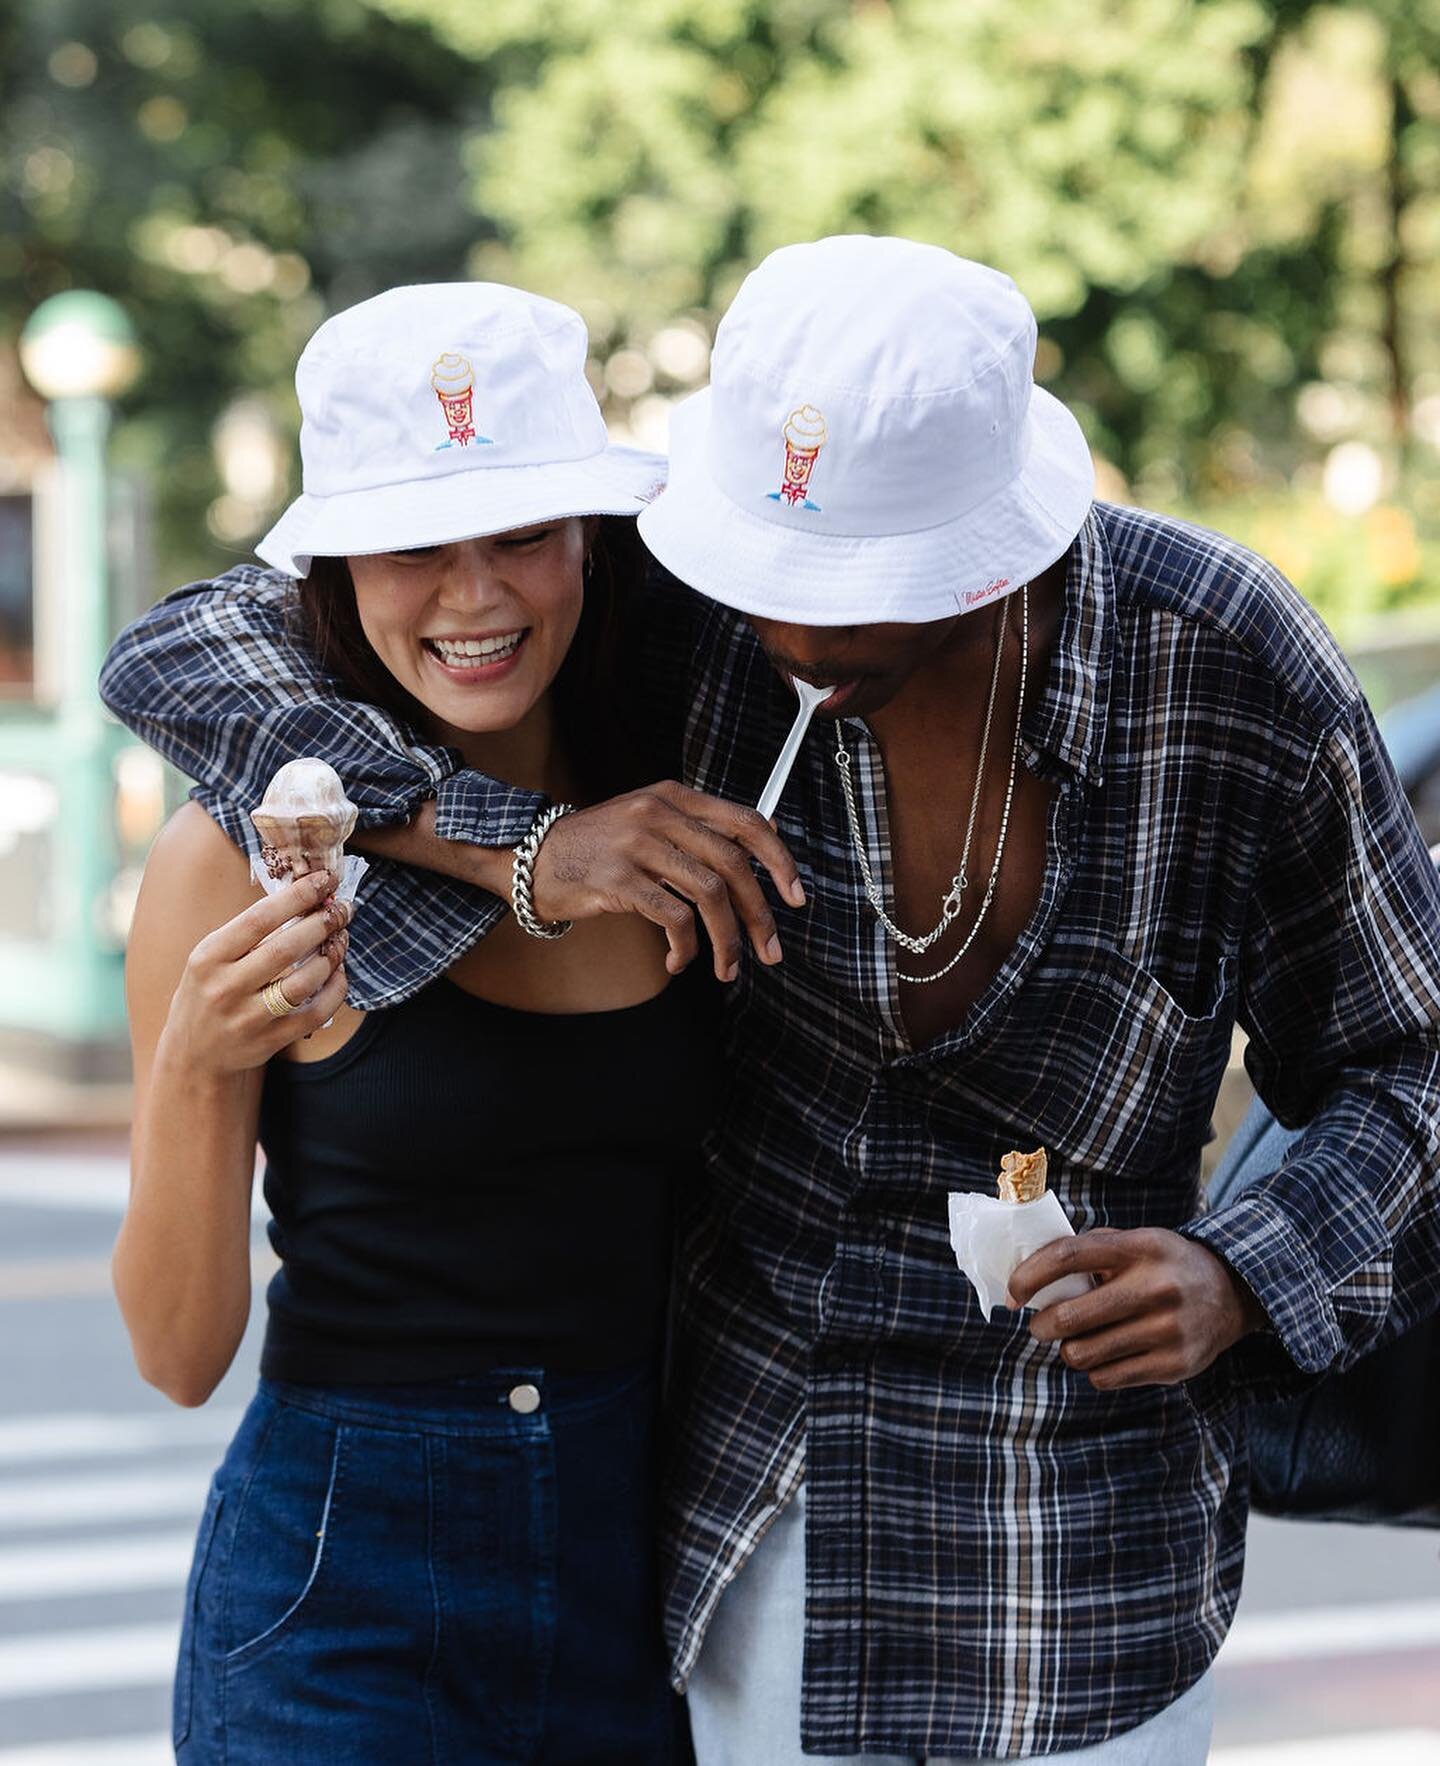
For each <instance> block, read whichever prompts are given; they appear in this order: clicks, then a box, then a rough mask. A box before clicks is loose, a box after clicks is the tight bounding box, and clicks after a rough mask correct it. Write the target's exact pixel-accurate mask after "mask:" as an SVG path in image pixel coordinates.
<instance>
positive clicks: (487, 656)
mask: <svg viewBox="0 0 1440 1766" xmlns="http://www.w3.org/2000/svg"><path fill="white" fill-rule="evenodd" d="M524 636H525V634H524V632H523V631H522V632H511V633H510V634H509V635H508V636H507V637H503V638H430V639H429V640H428V643H429V645H430V648H431V649H432V650H433V651H434V652H435V654H436V655H437V656H438V657H439V658H440V660H441V661H442V662H444V663H447V664H448V665H449V666H450V667H451V668H464V666H465V665H466V663H468V662H473V661H475V660H476V659H477V658H479V659H482V660H483V661H484V662H485V663H487V664H489V663H494V662H503V661H504V660H505V658H506V657H507V656H513V655H514V653H515V652H516V650H518V649H519V647H520V641H521V639H522V638H523V637H524Z"/></svg>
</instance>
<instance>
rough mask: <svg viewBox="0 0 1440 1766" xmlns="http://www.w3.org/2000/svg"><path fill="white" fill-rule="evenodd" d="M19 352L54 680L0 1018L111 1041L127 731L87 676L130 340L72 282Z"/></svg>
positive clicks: (135, 368) (102, 304)
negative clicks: (53, 474) (44, 449)
mask: <svg viewBox="0 0 1440 1766" xmlns="http://www.w3.org/2000/svg"><path fill="white" fill-rule="evenodd" d="M20 360H21V364H22V366H23V367H24V369H25V373H26V375H27V376H28V378H29V380H30V383H31V385H32V386H34V388H35V390H36V391H37V392H38V393H39V394H40V395H41V397H42V398H44V399H46V400H47V401H48V402H49V419H50V429H51V433H52V434H53V436H54V438H55V447H56V452H57V455H58V466H59V504H60V520H59V522H58V523H57V528H58V553H59V555H58V558H57V560H56V570H55V575H54V581H53V584H52V585H51V587H52V592H53V593H54V594H55V596H56V599H57V602H58V606H57V613H58V625H59V632H60V645H59V657H60V660H59V670H58V679H57V682H56V687H57V692H56V696H55V701H54V704H53V707H52V708H50V709H48V710H47V711H45V712H44V713H37V714H36V715H37V721H38V720H39V719H40V718H42V717H43V727H37V728H36V729H35V730H34V732H33V734H34V735H35V736H36V737H43V739H44V741H45V748H44V752H43V754H41V755H37V756H36V757H35V758H34V759H32V761H31V765H32V766H33V767H34V768H35V770H36V771H43V772H44V773H46V774H48V775H49V777H50V779H51V780H52V782H53V785H54V788H55V796H56V801H57V813H56V816H55V820H54V824H53V830H52V848H51V851H52V862H51V864H50V865H49V866H48V867H47V869H48V873H49V875H48V885H47V886H48V890H49V916H48V918H49V928H48V930H49V937H48V938H46V939H45V940H44V941H43V942H40V943H37V944H32V945H30V946H28V947H22V948H20V949H17V950H12V951H10V952H8V953H7V962H6V964H5V965H4V968H5V970H6V971H7V974H8V979H7V981H6V982H4V983H3V984H0V1021H3V1022H4V1023H6V1024H7V1025H9V1026H11V1027H16V1028H20V1029H29V1030H34V1031H38V1032H41V1033H42V1034H45V1035H47V1036H49V1037H53V1038H55V1039H57V1040H58V1041H60V1042H62V1043H66V1044H69V1045H71V1047H72V1048H73V1049H76V1050H82V1049H94V1048H104V1047H106V1046H107V1045H108V1046H110V1047H112V1048H113V1046H114V1044H115V1043H116V1041H117V1040H118V1039H119V1038H120V1036H121V1033H122V1032H123V1027H124V1021H125V1011H124V988H123V955H122V950H121V941H120V938H119V937H118V936H117V934H116V932H115V930H114V928H113V925H112V924H111V921H112V918H113V916H112V915H111V914H109V912H108V911H107V907H108V903H109V899H110V892H111V889H112V886H113V883H114V879H115V873H116V865H117V852H118V849H117V840H116V831H115V789H116V787H115V777H116V762H117V759H118V758H119V755H120V753H121V752H122V750H123V749H124V748H125V747H126V746H129V745H130V740H131V739H130V738H129V737H128V736H127V735H126V733H125V732H124V731H123V730H121V729H120V728H119V727H118V726H117V725H116V724H115V723H114V722H113V721H112V720H111V719H110V718H109V717H108V716H107V714H106V713H105V710H104V708H103V707H102V706H101V704H100V700H99V697H98V695H97V692H96V685H95V682H96V676H97V675H98V673H99V670H100V664H101V662H102V661H103V660H104V656H105V652H106V649H107V647H108V645H109V640H110V605H109V583H108V580H107V577H108V573H107V556H106V467H105V445H106V439H107V436H108V434H109V429H110V401H111V400H112V399H114V398H116V397H118V396H119V395H120V394H121V393H123V392H124V391H125V390H126V388H127V387H129V386H130V385H131V383H132V382H133V381H134V379H135V377H136V375H137V374H138V372H139V369H140V351H139V348H138V346H137V344H136V340H135V334H134V331H133V330H132V328H131V325H130V321H129V319H128V318H127V317H126V316H125V313H124V311H123V310H122V309H121V308H120V307H119V306H118V305H117V304H116V302H114V301H113V300H110V299H108V298H107V297H106V296H104V295H101V294H92V293H88V292H83V291H81V290H73V291H71V292H69V293H66V294H58V295H56V296H54V297H53V298H52V299H50V300H47V301H46V302H44V304H43V305H42V306H40V307H38V308H36V310H35V312H34V313H33V314H32V315H31V317H30V320H29V323H28V324H27V325H26V326H25V329H24V331H23V332H22V333H21V337H20ZM18 734H19V732H13V733H12V739H13V735H18ZM84 1064H85V1063H84V1062H83V1060H82V1062H81V1063H80V1065H81V1066H82V1067H83V1066H84Z"/></svg>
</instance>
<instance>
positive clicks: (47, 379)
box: [20, 288, 140, 401]
mask: <svg viewBox="0 0 1440 1766" xmlns="http://www.w3.org/2000/svg"><path fill="white" fill-rule="evenodd" d="M20 361H21V364H22V366H23V367H24V369H25V373H26V376H27V378H28V379H29V381H30V384H31V385H32V386H33V387H34V388H35V390H36V392H38V393H39V394H40V396H41V398H44V399H50V400H52V401H53V400H57V399H87V398H88V399H114V398H118V397H119V396H120V394H121V393H123V392H124V391H125V390H126V389H127V388H128V387H129V386H131V385H132V384H133V383H134V380H135V377H136V375H137V374H138V373H139V372H140V346H139V344H138V343H137V342H136V338H135V330H134V327H133V326H132V325H131V323H130V320H129V319H128V318H127V317H126V314H125V309H124V308H123V307H122V306H121V305H120V304H119V302H118V301H113V300H111V299H110V298H109V296H108V295H104V294H95V293H93V292H91V291H90V290H88V289H81V288H72V289H69V290H67V292H66V293H64V294H56V295H52V296H51V297H50V299H49V300H47V301H42V302H41V304H40V305H39V306H38V307H36V309H35V311H34V312H33V313H32V314H31V315H30V318H29V321H28V323H27V324H26V326H25V329H24V330H23V331H22V332H21V333H20Z"/></svg>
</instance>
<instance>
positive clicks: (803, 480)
mask: <svg viewBox="0 0 1440 1766" xmlns="http://www.w3.org/2000/svg"><path fill="white" fill-rule="evenodd" d="M780 433H781V435H783V436H784V438H785V476H784V477H783V478H782V479H781V481H780V489H779V490H778V491H770V492H768V493H767V495H768V496H769V499H770V501H771V502H772V503H787V504H788V505H789V506H790V507H791V508H792V509H793V508H794V507H795V505H796V504H797V503H798V504H799V505H800V507H801V508H802V509H813V510H814V511H815V513H816V514H817V515H818V514H819V513H820V505H819V504H818V503H812V502H811V501H810V496H809V491H810V474H811V473H812V472H813V471H814V469H815V461H816V459H817V458H818V457H819V454H820V450H821V448H823V447H824V446H825V443H826V441H827V440H828V439H829V435H828V431H827V430H826V428H825V419H824V418H823V417H822V416H821V415H820V413H819V412H818V411H817V410H816V409H815V407H814V405H800V406H798V407H797V408H796V409H795V410H793V411H792V412H791V413H790V415H789V416H788V417H787V418H786V419H785V427H784V428H783V429H782V430H781V431H780Z"/></svg>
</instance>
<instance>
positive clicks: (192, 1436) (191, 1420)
mask: <svg viewBox="0 0 1440 1766" xmlns="http://www.w3.org/2000/svg"><path fill="white" fill-rule="evenodd" d="M240 1417H241V1412H240V1411H238V1410H236V1409H235V1408H234V1407H233V1406H232V1407H227V1408H220V1409H215V1410H211V1409H210V1408H209V1407H208V1406H206V1407H205V1408H204V1409H201V1410H191V1411H184V1412H175V1413H174V1414H167V1413H166V1412H164V1411H160V1412H157V1413H156V1414H155V1415H153V1416H151V1415H145V1416H111V1415H107V1414H106V1413H105V1412H104V1411H67V1412H64V1413H63V1414H61V1415H58V1416H27V1417H11V1418H9V1419H7V1420H5V1421H0V1466H7V1465H23V1464H25V1463H26V1462H28V1461H34V1460H45V1459H103V1458H105V1457H107V1456H109V1455H110V1454H115V1453H153V1452H155V1451H156V1450H157V1449H158V1448H163V1447H206V1448H209V1447H213V1446H214V1445H215V1444H216V1443H217V1442H220V1443H223V1442H225V1441H228V1440H229V1439H230V1437H231V1436H232V1435H233V1434H234V1433H235V1429H236V1426H237V1424H238V1423H239V1421H240Z"/></svg>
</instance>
